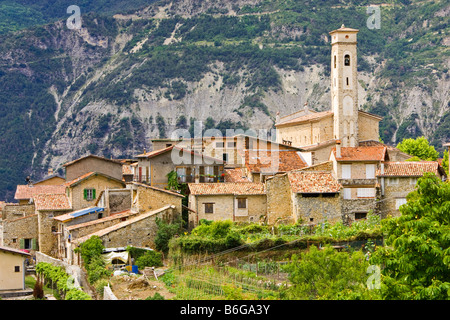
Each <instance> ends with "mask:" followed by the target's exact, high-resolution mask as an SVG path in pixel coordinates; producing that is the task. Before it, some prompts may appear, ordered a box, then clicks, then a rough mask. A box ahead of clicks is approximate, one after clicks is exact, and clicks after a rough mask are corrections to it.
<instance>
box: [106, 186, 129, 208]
mask: <svg viewBox="0 0 450 320" xmlns="http://www.w3.org/2000/svg"><path fill="white" fill-rule="evenodd" d="M108 194H109V199H108V203H109V212H110V213H116V212H122V211H125V210H129V209H131V192H130V191H129V190H125V191H117V190H108Z"/></svg>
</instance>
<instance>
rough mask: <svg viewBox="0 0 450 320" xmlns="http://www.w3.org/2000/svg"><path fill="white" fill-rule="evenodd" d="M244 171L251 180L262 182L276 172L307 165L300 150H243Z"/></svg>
mask: <svg viewBox="0 0 450 320" xmlns="http://www.w3.org/2000/svg"><path fill="white" fill-rule="evenodd" d="M244 153H245V167H244V168H245V172H246V175H247V177H248V179H249V180H250V181H252V182H264V181H265V180H266V179H267V177H270V176H273V175H275V174H278V173H283V172H288V171H292V170H297V169H302V168H305V167H307V166H308V164H307V162H306V161H305V159H304V158H303V157H302V154H301V152H300V151H295V150H278V151H272V150H269V151H267V150H245V151H244Z"/></svg>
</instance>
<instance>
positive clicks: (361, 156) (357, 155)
mask: <svg viewBox="0 0 450 320" xmlns="http://www.w3.org/2000/svg"><path fill="white" fill-rule="evenodd" d="M386 151H387V148H386V147H384V146H370V147H365V146H364V147H361V146H360V147H341V157H340V158H338V157H336V147H334V148H333V151H332V152H333V154H334V156H335V158H336V160H337V161H384V160H386V156H387V154H386Z"/></svg>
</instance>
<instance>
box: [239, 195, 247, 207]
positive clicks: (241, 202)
mask: <svg viewBox="0 0 450 320" xmlns="http://www.w3.org/2000/svg"><path fill="white" fill-rule="evenodd" d="M237 203H238V209H246V208H247V198H237Z"/></svg>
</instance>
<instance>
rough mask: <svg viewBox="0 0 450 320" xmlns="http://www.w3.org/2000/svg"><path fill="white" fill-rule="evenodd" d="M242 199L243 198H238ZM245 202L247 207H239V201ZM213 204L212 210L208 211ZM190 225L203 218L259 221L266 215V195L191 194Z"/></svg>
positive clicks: (194, 224)
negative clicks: (208, 207)
mask: <svg viewBox="0 0 450 320" xmlns="http://www.w3.org/2000/svg"><path fill="white" fill-rule="evenodd" d="M238 199H241V200H238ZM239 201H242V203H243V202H245V208H239V204H238V202H239ZM208 205H211V208H212V212H206V207H207V206H208ZM189 208H190V209H191V212H190V214H189V226H190V227H191V228H194V227H196V226H197V225H198V223H199V221H200V220H202V219H206V220H212V221H219V220H231V221H235V222H258V221H260V218H261V217H265V216H266V210H267V209H266V208H267V200H266V195H265V194H261V195H233V194H218V195H213V194H210V195H192V194H191V195H189Z"/></svg>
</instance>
